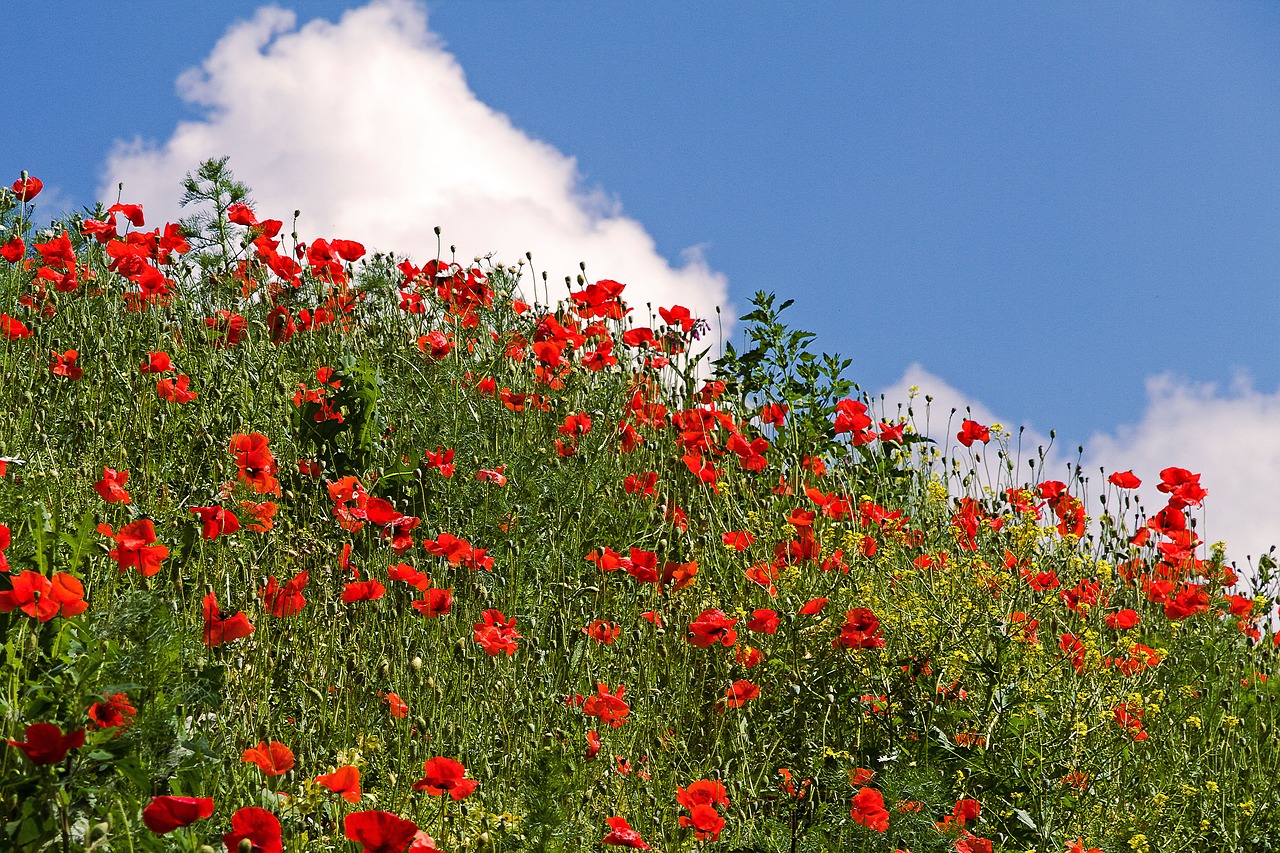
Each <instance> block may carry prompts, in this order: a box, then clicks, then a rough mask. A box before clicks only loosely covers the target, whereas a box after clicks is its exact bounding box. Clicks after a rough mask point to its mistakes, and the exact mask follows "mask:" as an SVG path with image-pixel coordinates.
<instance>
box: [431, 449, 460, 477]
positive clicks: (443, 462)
mask: <svg viewBox="0 0 1280 853" xmlns="http://www.w3.org/2000/svg"><path fill="white" fill-rule="evenodd" d="M425 455H426V461H427V467H429V468H435V469H436V470H437V471H439V472H440V474H441V476H444V477H452V476H453V450H452V449H447V450H446V449H445V448H443V447H437V448H436V451H435V453H432V452H431V451H430V450H428V451H426V454H425Z"/></svg>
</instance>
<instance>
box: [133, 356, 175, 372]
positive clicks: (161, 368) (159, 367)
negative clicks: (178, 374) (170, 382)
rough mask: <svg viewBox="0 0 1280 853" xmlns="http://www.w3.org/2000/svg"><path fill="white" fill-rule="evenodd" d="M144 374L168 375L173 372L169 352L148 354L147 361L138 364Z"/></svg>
mask: <svg viewBox="0 0 1280 853" xmlns="http://www.w3.org/2000/svg"><path fill="white" fill-rule="evenodd" d="M138 370H140V371H142V372H143V373H168V372H169V371H170V370H173V362H172V361H171V360H170V359H169V353H167V352H148V353H147V360H146V361H143V362H140V363H139V364H138Z"/></svg>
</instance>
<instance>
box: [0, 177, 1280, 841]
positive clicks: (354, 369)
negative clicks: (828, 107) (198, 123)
mask: <svg viewBox="0 0 1280 853" xmlns="http://www.w3.org/2000/svg"><path fill="white" fill-rule="evenodd" d="M14 177H16V178H17V180H16V181H14V183H13V184H12V186H8V185H7V184H6V186H5V188H4V189H2V190H0V228H2V229H3V230H0V457H3V461H0V644H2V647H3V648H2V650H0V654H3V669H2V670H0V677H2V678H3V683H2V685H0V739H3V740H4V741H5V742H6V743H4V744H0V747H2V748H0V849H3V850H13V851H50V853H72V851H85V853H87V851H101V852H102V853H107V851H110V853H124V851H128V853H143V851H170V850H177V851H190V853H211V851H217V853H220V852H221V851H223V850H224V849H225V850H226V851H228V853H281V851H283V850H287V851H291V853H292V851H299V853H301V851H369V853H404V851H412V853H427V851H436V850H439V851H449V853H452V851H464V850H465V851H517V850H550V851H583V850H606V849H609V848H611V847H622V848H636V849H651V850H655V851H658V850H660V851H667V852H668V853H676V851H692V850H704V849H705V850H723V851H726V853H728V851H742V852H743V853H745V851H787V853H795V851H826V850H833V851H885V853H892V851H912V852H913V853H927V851H958V853H984V852H985V851H1052V853H1099V851H1104V852H1105V853H1169V851H1180V850H1183V851H1191V850H1224V851H1225V850H1232V851H1272V850H1280V739H1278V738H1280V733H1278V732H1277V729H1276V727H1277V723H1278V722H1280V708H1278V707H1277V699H1278V698H1280V678H1277V675H1276V672H1277V658H1278V656H1280V647H1277V643H1276V642H1275V640H1276V635H1275V634H1274V631H1273V620H1274V614H1275V612H1276V606H1275V603H1274V601H1273V600H1272V597H1271V596H1272V595H1274V592H1275V586H1274V584H1273V572H1274V571H1275V568H1276V563H1275V562H1274V560H1273V559H1272V558H1271V555H1263V556H1262V557H1260V558H1259V559H1257V560H1256V561H1254V562H1252V563H1250V564H1248V565H1247V566H1244V565H1240V566H1237V565H1236V564H1234V563H1232V562H1231V561H1230V560H1229V559H1228V557H1227V546H1226V545H1223V544H1221V543H1218V544H1212V543H1208V542H1204V541H1202V539H1201V536H1200V535H1199V533H1198V532H1197V528H1198V526H1200V525H1199V524H1198V522H1199V519H1198V516H1199V515H1200V511H1201V508H1202V507H1203V506H1204V504H1205V502H1211V501H1212V497H1211V492H1212V488H1213V484H1212V483H1205V484H1203V485H1202V484H1201V482H1200V476H1199V474H1198V473H1196V472H1193V471H1189V470H1186V469H1182V468H1178V467H1168V468H1165V469H1163V470H1158V471H1085V470H1081V468H1080V467H1079V466H1078V465H1075V466H1068V465H1063V466H1062V467H1061V468H1057V467H1053V466H1052V465H1051V464H1050V461H1049V459H1050V453H1049V448H1043V447H1029V446H1025V445H1024V444H1023V443H1021V442H1020V435H1019V433H1017V432H1014V431H1011V430H1007V429H1004V428H1002V427H1001V426H1000V425H998V424H983V423H979V422H977V421H975V420H973V419H971V418H970V417H968V416H967V413H964V412H947V411H938V410H934V409H932V408H931V407H930V406H929V401H928V400H927V399H925V398H922V397H919V396H917V397H915V398H913V399H912V400H911V401H910V403H909V404H904V405H902V406H898V405H896V404H895V405H893V406H890V407H887V406H886V405H885V404H884V403H883V402H882V401H880V400H876V399H873V398H870V397H868V396H867V395H866V394H864V393H863V392H862V391H861V390H860V389H859V387H858V386H857V385H856V384H854V383H853V381H852V380H851V379H850V378H849V377H848V375H847V374H848V373H849V371H850V370H851V369H852V370H855V371H856V364H853V363H851V362H850V361H849V360H847V359H843V358H840V357H838V356H832V355H819V354H817V353H814V352H812V351H810V349H809V344H810V341H811V339H812V337H813V336H812V335H811V334H809V333H806V332H803V331H799V330H796V329H792V328H790V327H789V326H788V325H787V324H786V322H785V319H784V316H783V315H784V311H785V309H786V307H787V305H788V304H789V303H788V302H787V301H785V299H783V298H782V297H780V296H775V295H773V294H767V293H760V294H757V295H756V297H755V298H754V299H753V300H752V305H751V310H750V311H749V313H747V314H746V315H745V316H744V317H742V318H741V323H740V326H739V331H738V332H737V333H735V334H734V335H733V336H732V337H731V338H726V336H725V331H724V324H723V323H722V322H721V320H720V318H718V317H695V316H691V315H690V312H689V311H688V310H686V309H685V308H683V307H681V306H680V305H652V306H645V305H638V304H631V303H630V302H628V289H627V287H626V285H625V283H621V282H617V281H614V280H612V279H609V278H607V276H608V275H609V274H610V271H609V270H588V269H585V268H583V269H580V270H574V271H572V272H573V275H572V276H570V277H568V278H566V277H565V276H564V274H563V271H561V272H559V273H553V274H547V273H544V272H540V271H538V270H537V260H538V259H537V256H536V253H535V254H532V255H530V256H528V257H526V258H519V259H500V258H481V259H475V260H472V259H460V258H458V257H456V256H455V254H456V253H455V252H454V251H453V250H452V249H451V248H450V247H449V246H448V245H447V242H445V241H446V240H447V236H446V237H445V238H442V243H441V245H440V248H439V251H438V253H437V255H436V256H435V257H430V258H410V257H401V256H392V255H387V254H374V253H371V252H369V251H367V250H366V247H365V246H363V245H361V244H360V243H357V242H354V241H351V240H347V239H343V238H342V235H321V234H299V233H298V225H297V223H298V218H297V215H296V214H295V215H294V217H293V219H292V220H290V218H289V216H288V212H282V211H270V210H259V209H257V208H256V207H255V205H254V203H253V201H252V198H251V195H250V192H249V189H248V188H247V187H245V186H243V185H242V184H240V183H238V182H237V181H236V180H235V178H234V176H233V175H232V173H231V171H230V169H229V167H228V163H227V161H226V160H225V159H224V160H213V161H209V162H206V163H204V164H202V165H200V166H199V167H198V168H197V169H196V171H194V172H193V173H192V174H191V176H190V177H189V178H188V180H187V182H186V185H185V187H182V188H177V187H175V192H177V191H178V190H179V189H182V190H183V192H184V197H183V198H184V204H185V205H186V207H185V208H184V209H185V210H187V211H189V212H190V216H189V217H188V218H186V219H184V220H183V221H181V222H178V223H154V222H151V221H150V220H149V218H148V215H147V213H146V212H145V211H144V210H142V209H141V208H140V207H139V206H138V205H135V204H131V203H129V200H128V187H124V188H123V192H122V196H121V199H120V200H119V202H118V203H115V204H111V205H108V206H99V207H97V208H95V209H93V210H85V211H83V212H82V213H80V214H76V215H71V216H68V217H66V218H64V219H62V220H59V221H54V222H52V223H50V222H48V220H43V221H41V220H39V218H38V217H39V212H40V210H39V207H40V201H41V200H40V198H39V196H40V192H41V188H42V184H41V181H40V180H39V179H38V178H37V177H34V176H30V175H27V174H26V173H22V174H21V175H15V176H14ZM282 215H283V218H272V217H273V216H282ZM436 233H437V235H439V234H440V231H439V230H438V229H437V232H436ZM791 268H792V269H793V270H795V274H803V264H801V263H796V264H793V265H792V266H791ZM633 284H634V283H633ZM778 287H779V289H780V290H784V291H785V288H786V279H785V276H782V277H780V278H779V284H778ZM998 357H999V356H998V355H996V354H993V355H992V358H998ZM1176 462H1177V460H1170V465H1171V466H1173V465H1176ZM1142 481H1151V482H1157V483H1159V484H1160V485H1159V492H1160V494H1161V495H1162V497H1164V498H1166V499H1167V502H1166V503H1164V504H1163V505H1160V506H1153V507H1143V506H1141V505H1140V504H1139V503H1138V501H1137V500H1136V499H1135V497H1134V494H1135V492H1134V491H1133V490H1134V489H1135V488H1136V487H1137V486H1138V485H1139V484H1140V482H1142Z"/></svg>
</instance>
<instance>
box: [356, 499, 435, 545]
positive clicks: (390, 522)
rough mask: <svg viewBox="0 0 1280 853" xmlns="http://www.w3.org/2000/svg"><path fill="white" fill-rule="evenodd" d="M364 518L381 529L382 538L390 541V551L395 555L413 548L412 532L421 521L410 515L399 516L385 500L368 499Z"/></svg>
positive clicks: (389, 502)
mask: <svg viewBox="0 0 1280 853" xmlns="http://www.w3.org/2000/svg"><path fill="white" fill-rule="evenodd" d="M364 518H365V520H366V521H368V522H369V523H370V524H372V525H374V526H375V527H378V528H381V530H380V534H381V536H382V538H383V539H390V540H391V550H392V551H395V552H396V553H397V554H403V553H404V552H405V551H408V550H409V549H410V548H412V547H413V530H414V529H415V528H417V526H418V524H419V523H421V521H422V519H420V518H416V517H414V516H412V515H401V514H400V512H399V511H398V510H397V509H396V508H395V507H393V506H392V505H391V501H389V500H387V499H386V498H369V499H368V501H367V502H366V503H365V507H364Z"/></svg>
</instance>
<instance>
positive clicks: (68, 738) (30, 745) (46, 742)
mask: <svg viewBox="0 0 1280 853" xmlns="http://www.w3.org/2000/svg"><path fill="white" fill-rule="evenodd" d="M26 736H27V739H26V740H25V741H17V740H11V741H8V744H9V746H14V747H17V748H18V749H20V750H22V751H23V752H25V753H26V754H27V758H30V759H31V763H32V764H57V763H58V762H59V761H62V760H63V759H64V758H66V757H67V753H69V752H70V751H71V750H73V749H79V748H80V747H82V746H84V729H82V728H81V729H76V730H75V731H73V732H67V733H66V734H65V735H64V734H63V733H62V729H61V728H59V727H58V726H55V725H54V724H53V723H33V724H32V725H29V726H27V729H26Z"/></svg>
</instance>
